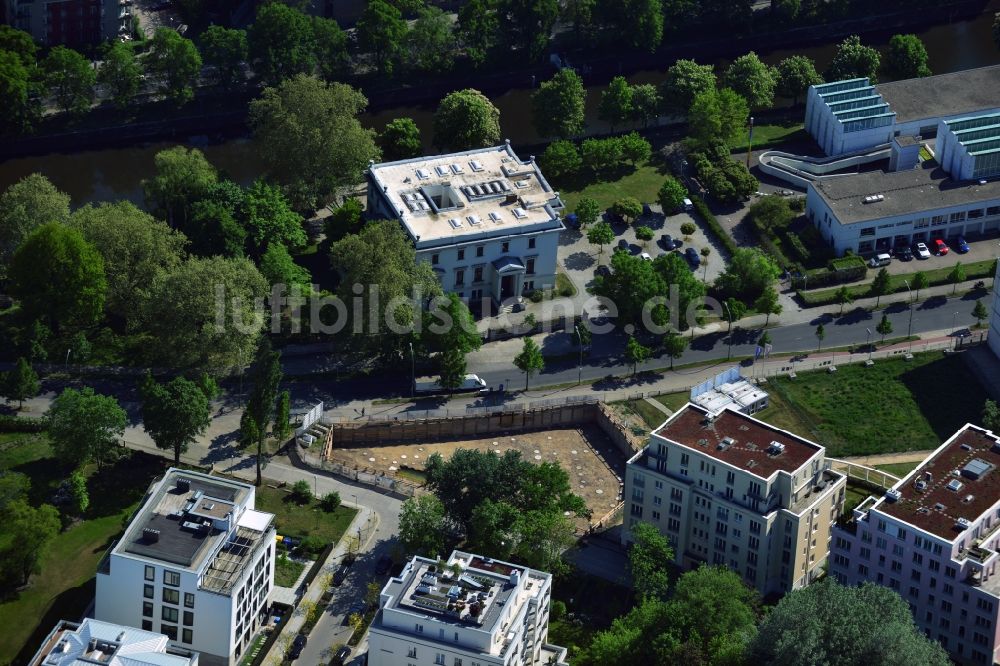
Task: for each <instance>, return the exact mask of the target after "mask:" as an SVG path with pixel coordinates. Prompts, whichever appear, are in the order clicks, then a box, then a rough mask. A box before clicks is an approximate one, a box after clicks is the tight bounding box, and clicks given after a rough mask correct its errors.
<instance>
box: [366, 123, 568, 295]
mask: <svg viewBox="0 0 1000 666" xmlns="http://www.w3.org/2000/svg"><path fill="white" fill-rule="evenodd" d="M367 178H368V215H369V217H376V218H385V219H392V220H399V222H400V223H401V224H402V225H403V228H404V229H405V230H406V232H407V233H408V234H409V236H410V239H411V240H412V241H413V245H414V247H415V248H416V251H417V259H419V260H422V261H427V262H430V264H431V265H432V266H433V267H434V271H435V272H436V273H437V275H438V277H439V278H440V280H441V285H442V287H443V289H444V291H445V292H449V293H455V294H458V296H459V297H461V298H464V299H468V300H469V301H470V307H471V306H477V307H476V309H479V308H478V306H479V304H480V303H482V302H483V301H484V299H486V301H487V302H489V301H492V305H500V304H504V303H508V304H509V303H513V302H516V301H519V300H520V299H521V297H522V295H523V294H526V293H528V292H531V291H533V290H535V289H546V288H550V287H553V286H554V285H555V278H556V252H557V249H558V246H559V232H560V231H561V230H562V229H563V224H562V221H561V220H560V219H559V211H560V210H562V208H563V203H562V201H561V200H560V198H559V193H558V192H553V191H552V188H551V187H550V186H549V184H548V182H547V181H546V180H545V177H544V176H543V175H542V172H541V170H540V169H539V168H538V165H537V164H536V163H535V160H534V157H531V158H530V159H529V160H527V161H523V160H521V159H520V158H518V156H517V155H516V154H515V153H514V149H513V148H511V146H510V142H507V143H505V144H504V145H502V146H496V147H493V148H480V149H476V150H468V151H465V152H461V153H452V154H450V155H437V156H434V157H418V158H415V159H410V160H401V161H398V162H384V163H382V164H372V165H371V166H370V167H369V168H368V171H367Z"/></svg>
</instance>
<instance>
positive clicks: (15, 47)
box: [0, 25, 38, 67]
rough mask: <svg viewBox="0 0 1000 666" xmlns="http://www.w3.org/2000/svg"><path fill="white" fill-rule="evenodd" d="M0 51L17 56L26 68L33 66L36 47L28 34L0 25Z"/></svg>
mask: <svg viewBox="0 0 1000 666" xmlns="http://www.w3.org/2000/svg"><path fill="white" fill-rule="evenodd" d="M0 51H7V52H8V53H11V54H13V55H15V56H17V57H18V59H19V60H20V61H21V62H22V63H24V65H25V67H28V66H31V65H34V64H35V54H36V53H37V52H38V46H36V45H35V40H34V39H32V38H31V35H30V34H29V33H27V32H25V31H23V30H18V29H17V28H13V27H11V26H9V25H0Z"/></svg>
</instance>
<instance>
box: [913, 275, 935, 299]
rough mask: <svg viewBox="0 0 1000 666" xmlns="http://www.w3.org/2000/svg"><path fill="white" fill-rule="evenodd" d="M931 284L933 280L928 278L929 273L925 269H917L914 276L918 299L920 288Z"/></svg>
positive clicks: (917, 297)
mask: <svg viewBox="0 0 1000 666" xmlns="http://www.w3.org/2000/svg"><path fill="white" fill-rule="evenodd" d="M929 286H931V281H930V280H929V279H928V278H927V274H926V273H924V272H923V271H917V274H916V275H914V276H913V289H914V290H916V292H917V296H916V300H918V301H919V300H920V290H921V289H926V288H927V287H929Z"/></svg>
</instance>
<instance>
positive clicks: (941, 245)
mask: <svg viewBox="0 0 1000 666" xmlns="http://www.w3.org/2000/svg"><path fill="white" fill-rule="evenodd" d="M934 254H937V255H941V256H944V255H946V254H948V246H947V245H945V242H944V241H943V240H941V239H940V238H935V239H934Z"/></svg>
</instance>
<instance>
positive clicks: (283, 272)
mask: <svg viewBox="0 0 1000 666" xmlns="http://www.w3.org/2000/svg"><path fill="white" fill-rule="evenodd" d="M260 272H261V274H262V275H263V276H264V277H265V278H266V279H267V281H268V283H269V284H270V285H271V286H272V287H273V286H274V285H276V284H283V285H286V286H288V287H290V286H291V285H293V284H294V285H299V286H302V287H305V288H306V289H307V292H306V293H308V289H309V285H311V284H312V276H311V275H310V274H309V271H308V270H306V269H305V268H303V267H302V266H299V265H298V264H296V263H295V260H294V259H293V258H292V255H290V254H289V253H288V249H287V248H286V247H285V245H284V243H281V242H279V241H275V242H272V243H269V244H268V246H267V251H266V252H264V254H263V255H262V256H261V258H260Z"/></svg>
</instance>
